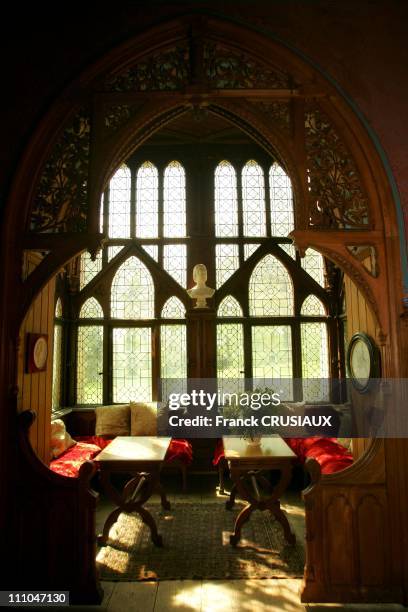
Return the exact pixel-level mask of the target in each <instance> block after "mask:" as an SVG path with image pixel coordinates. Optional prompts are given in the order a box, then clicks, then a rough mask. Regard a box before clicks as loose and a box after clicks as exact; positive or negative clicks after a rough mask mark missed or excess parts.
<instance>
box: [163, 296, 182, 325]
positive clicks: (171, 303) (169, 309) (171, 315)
mask: <svg viewBox="0 0 408 612" xmlns="http://www.w3.org/2000/svg"><path fill="white" fill-rule="evenodd" d="M185 314H186V309H185V307H184V305H183V304H182V302H181V301H180V300H179V299H178V298H177V297H176V296H175V295H173V296H172V297H171V298H169V299H168V300H167V302H166V303H165V305H164V306H163V310H162V314H161V316H162V318H163V319H184V317H185Z"/></svg>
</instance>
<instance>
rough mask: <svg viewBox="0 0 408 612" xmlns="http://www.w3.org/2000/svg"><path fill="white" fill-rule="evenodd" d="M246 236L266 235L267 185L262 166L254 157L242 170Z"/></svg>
mask: <svg viewBox="0 0 408 612" xmlns="http://www.w3.org/2000/svg"><path fill="white" fill-rule="evenodd" d="M242 211H243V217H244V218H243V222H244V236H265V235H266V218H265V185H264V175H263V170H262V168H261V166H260V165H259V164H258V163H257V162H256V161H255V160H253V159H251V160H249V161H248V162H247V163H246V164H245V166H244V168H243V170H242Z"/></svg>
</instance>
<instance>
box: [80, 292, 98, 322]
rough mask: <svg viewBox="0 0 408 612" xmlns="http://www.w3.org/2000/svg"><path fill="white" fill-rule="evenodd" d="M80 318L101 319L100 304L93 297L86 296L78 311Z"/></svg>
mask: <svg viewBox="0 0 408 612" xmlns="http://www.w3.org/2000/svg"><path fill="white" fill-rule="evenodd" d="M79 318H80V319H103V310H102V306H101V305H100V303H99V302H98V300H96V299H95V298H94V297H91V298H88V299H87V300H86V302H84V303H83V304H82V307H81V310H80V311H79Z"/></svg>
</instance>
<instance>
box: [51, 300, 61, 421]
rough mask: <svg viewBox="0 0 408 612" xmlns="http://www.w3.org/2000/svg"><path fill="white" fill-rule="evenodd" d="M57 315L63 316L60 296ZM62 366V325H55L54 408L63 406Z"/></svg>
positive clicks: (56, 306)
mask: <svg viewBox="0 0 408 612" xmlns="http://www.w3.org/2000/svg"><path fill="white" fill-rule="evenodd" d="M55 317H56V318H57V317H62V303H61V300H60V299H59V298H58V300H57V303H56V305H55ZM61 368H62V325H61V323H58V322H56V323H55V325H54V346H53V359H52V410H58V408H60V407H61V382H62V381H61Z"/></svg>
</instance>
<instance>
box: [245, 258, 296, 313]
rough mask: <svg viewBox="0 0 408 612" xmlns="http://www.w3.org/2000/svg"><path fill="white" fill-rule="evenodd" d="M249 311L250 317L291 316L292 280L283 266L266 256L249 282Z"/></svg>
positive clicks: (276, 260)
mask: <svg viewBox="0 0 408 612" xmlns="http://www.w3.org/2000/svg"><path fill="white" fill-rule="evenodd" d="M249 311H250V314H251V315H252V316H256V317H268V316H285V315H286V316H288V315H293V286H292V280H291V278H290V276H289V274H288V272H287V270H286V268H285V266H283V264H281V262H280V261H279V260H278V259H276V257H273V255H266V256H265V257H264V258H263V259H261V261H260V262H259V263H258V264H257V266H256V267H255V269H254V271H253V272H252V276H251V278H250V281H249Z"/></svg>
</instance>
